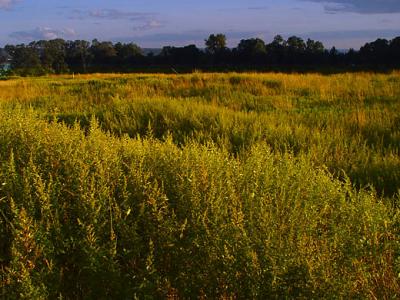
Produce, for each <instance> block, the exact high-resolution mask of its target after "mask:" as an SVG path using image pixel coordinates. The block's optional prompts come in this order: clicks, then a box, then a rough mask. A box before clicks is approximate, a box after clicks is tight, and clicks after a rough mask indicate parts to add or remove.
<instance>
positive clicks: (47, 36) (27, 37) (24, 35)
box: [9, 27, 76, 41]
mask: <svg viewBox="0 0 400 300" xmlns="http://www.w3.org/2000/svg"><path fill="white" fill-rule="evenodd" d="M74 36H76V32H75V30H74V29H71V28H64V29H61V30H57V29H52V28H49V27H37V28H35V29H33V30H27V31H15V32H13V33H11V34H10V35H9V37H10V38H12V39H15V40H18V41H33V40H35V41H37V40H53V39H58V38H63V39H65V38H73V37H74Z"/></svg>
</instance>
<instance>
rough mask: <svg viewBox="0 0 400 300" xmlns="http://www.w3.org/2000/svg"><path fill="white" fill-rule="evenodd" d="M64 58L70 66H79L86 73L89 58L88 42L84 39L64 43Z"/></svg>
mask: <svg viewBox="0 0 400 300" xmlns="http://www.w3.org/2000/svg"><path fill="white" fill-rule="evenodd" d="M66 60H67V62H68V64H69V65H70V67H79V68H81V71H83V72H84V73H86V71H87V66H88V64H89V62H90V60H91V53H90V43H89V42H88V41H84V40H76V41H68V42H67V43H66Z"/></svg>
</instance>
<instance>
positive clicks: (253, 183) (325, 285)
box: [0, 73, 400, 299]
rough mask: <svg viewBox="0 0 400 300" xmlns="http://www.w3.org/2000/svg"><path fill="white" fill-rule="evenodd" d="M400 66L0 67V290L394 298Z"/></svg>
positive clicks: (64, 294) (399, 292) (398, 290)
mask: <svg viewBox="0 0 400 300" xmlns="http://www.w3.org/2000/svg"><path fill="white" fill-rule="evenodd" d="M398 79H399V74H398V73H393V74H390V75H375V74H352V75H348V74H342V75H334V76H321V75H283V74H264V75H260V74H257V75H256V74H224V75H222V74H194V75H184V76H167V75H135V76H132V75H98V76H97V77H96V76H95V77H90V78H89V77H85V76H81V77H78V78H77V79H75V80H72V79H68V78H62V77H50V78H32V79H15V80H9V81H3V82H0V102H1V108H0V199H1V200H0V223H1V226H0V240H1V245H0V276H1V277H0V280H1V281H0V282H1V283H2V284H1V287H0V293H1V296H2V297H5V298H11V299H13V298H15V299H17V298H26V299H35V298H36V299H41V298H50V299H52V298H67V299H93V298H100V299H105V298H115V299H131V298H139V299H142V298H172V297H176V296H177V297H179V298H198V297H200V298H201V297H203V298H234V299H238V298H240V299H241V298H246V299H247V298H250V299H251V298H258V299H265V298H322V297H326V298H373V299H381V298H382V299H385V298H387V299H389V298H397V297H399V296H400V286H399V279H398V274H399V273H400V265H399V253H400V248H399V243H398V236H399V232H398V228H399V218H398V215H399V214H398V208H397V203H398V200H399V194H398V191H399V188H400V178H399V177H400V171H399V170H400V168H399V167H400V165H399V162H400V159H399V153H398V151H399V150H398V147H399V138H400V135H399V126H398V125H399V120H400V118H399V110H398V108H399V97H398V96H399V94H400V86H399V85H398V84H397V83H398Z"/></svg>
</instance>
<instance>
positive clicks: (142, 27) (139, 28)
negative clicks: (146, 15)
mask: <svg viewBox="0 0 400 300" xmlns="http://www.w3.org/2000/svg"><path fill="white" fill-rule="evenodd" d="M163 26H164V25H163V24H162V23H161V22H159V21H156V20H149V21H147V22H146V23H145V24H143V25H138V26H134V27H133V30H134V31H145V30H151V29H156V28H161V27H163Z"/></svg>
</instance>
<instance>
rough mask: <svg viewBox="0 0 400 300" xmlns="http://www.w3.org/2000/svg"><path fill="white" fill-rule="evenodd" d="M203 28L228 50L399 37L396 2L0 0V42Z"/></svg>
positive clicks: (163, 42)
mask: <svg viewBox="0 0 400 300" xmlns="http://www.w3.org/2000/svg"><path fill="white" fill-rule="evenodd" d="M211 33H224V34H226V36H227V39H228V45H229V46H230V47H234V46H236V45H237V44H238V42H239V41H240V40H241V39H245V38H253V37H258V38H262V39H263V40H265V41H266V42H270V41H271V40H272V38H273V37H274V36H275V35H277V34H281V35H282V36H283V37H285V38H287V37H289V36H291V35H297V36H300V37H302V38H304V39H307V38H312V39H317V40H320V41H322V42H323V43H324V45H325V46H326V47H329V48H330V47H332V46H336V47H337V48H339V49H347V48H355V49H358V48H359V47H360V46H362V45H363V44H365V43H366V42H369V41H373V40H375V39H377V38H379V37H382V38H387V39H391V38H393V37H396V36H400V0H79V1H78V0H69V1H61V0H0V47H1V46H4V45H5V44H20V43H27V42H30V41H32V40H40V39H54V38H63V39H66V40H76V39H85V40H89V41H91V40H92V39H94V38H97V39H99V40H107V41H113V42H117V41H121V42H134V43H136V44H138V45H139V46H141V47H143V48H158V47H161V46H167V45H173V46H183V45H188V44H196V45H197V46H199V47H204V39H205V38H207V37H208V36H209V35H210V34H211Z"/></svg>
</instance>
